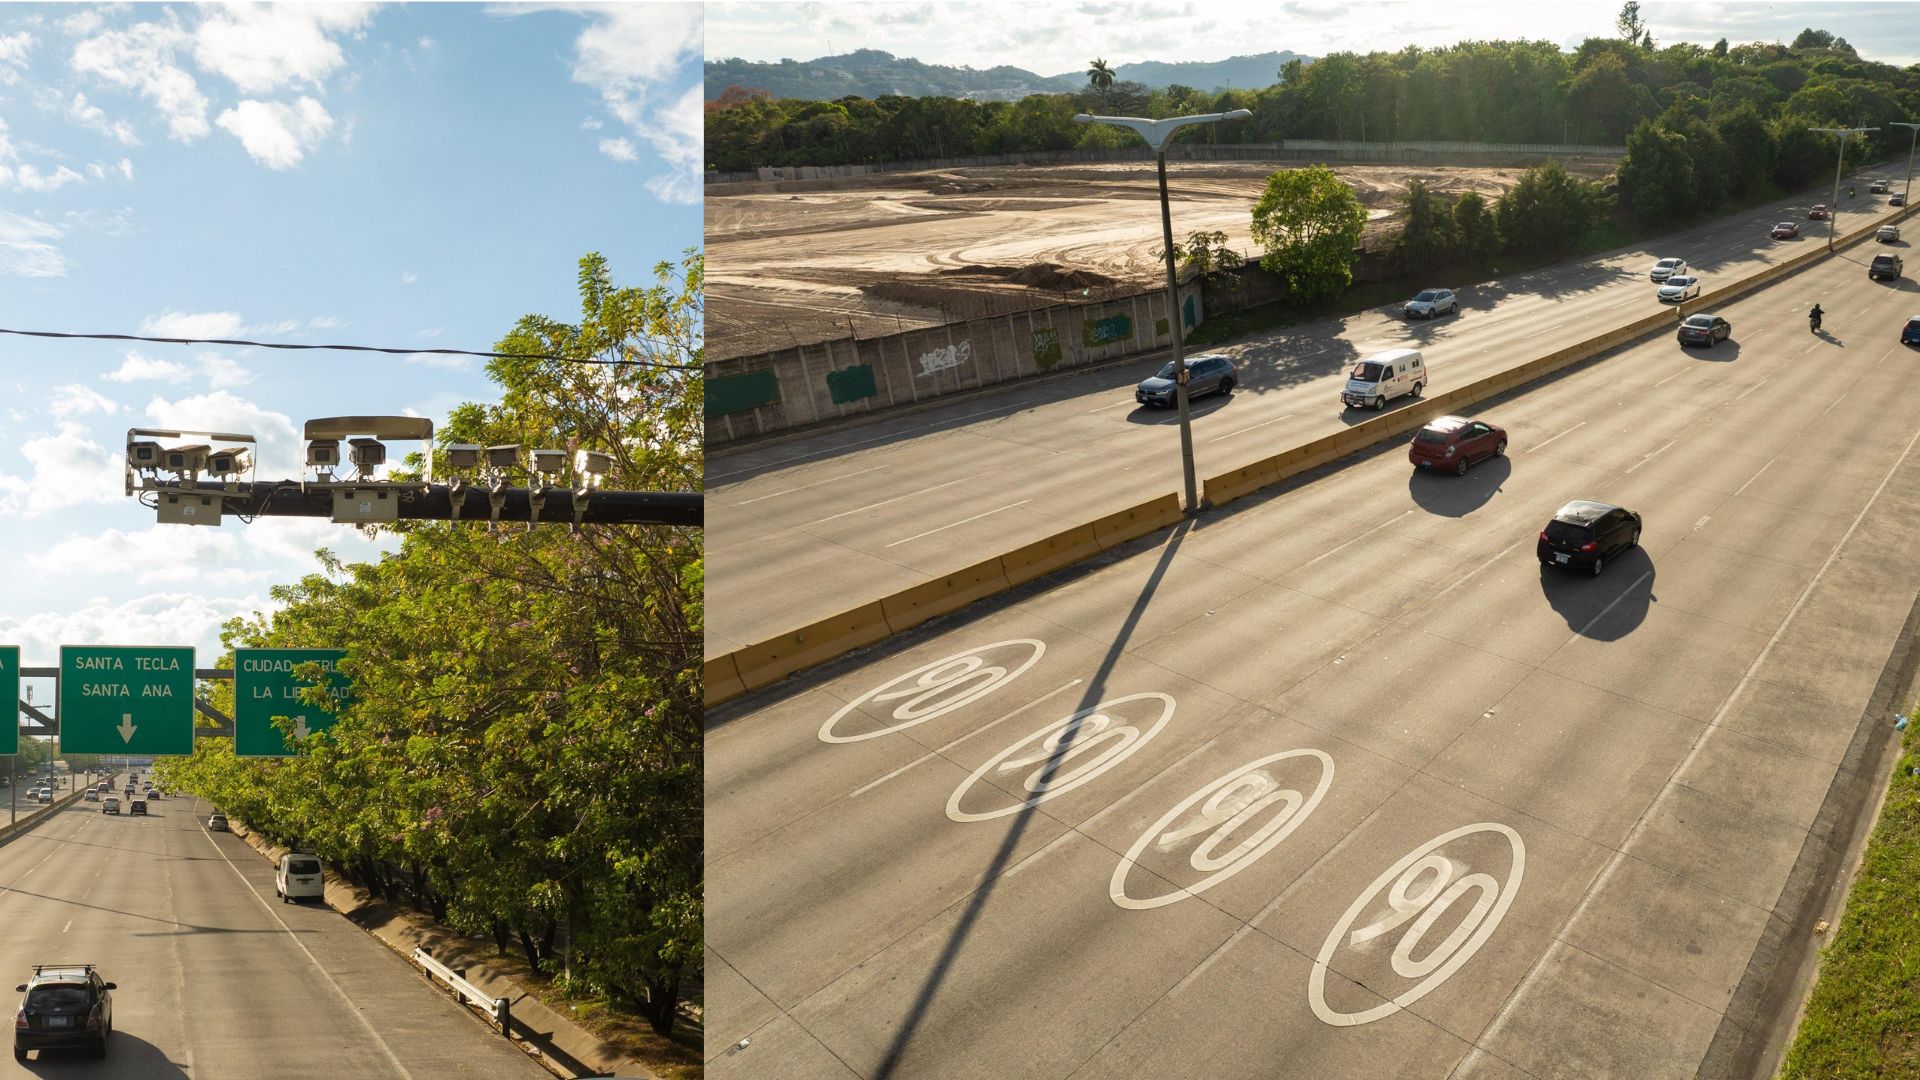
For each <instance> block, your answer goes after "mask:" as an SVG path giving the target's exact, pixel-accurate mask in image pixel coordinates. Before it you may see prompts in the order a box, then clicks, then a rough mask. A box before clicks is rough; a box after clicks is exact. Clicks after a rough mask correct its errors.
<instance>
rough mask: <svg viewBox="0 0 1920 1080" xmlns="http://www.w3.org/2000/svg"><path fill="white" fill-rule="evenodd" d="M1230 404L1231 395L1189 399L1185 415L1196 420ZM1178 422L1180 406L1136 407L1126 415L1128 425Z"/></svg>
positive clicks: (1237, 388) (1210, 395)
mask: <svg viewBox="0 0 1920 1080" xmlns="http://www.w3.org/2000/svg"><path fill="white" fill-rule="evenodd" d="M1234 391H1235V392H1236V393H1237V392H1238V391H1239V387H1235V388H1234ZM1232 403H1233V394H1208V395H1207V396H1206V397H1203V398H1191V399H1188V401H1187V415H1188V417H1189V418H1191V419H1194V420H1198V419H1200V418H1201V417H1203V416H1208V415H1211V414H1213V413H1216V412H1219V411H1220V410H1221V409H1224V408H1226V407H1227V406H1228V405H1230V404H1232ZM1179 422H1180V406H1178V405H1170V406H1168V407H1167V408H1164V409H1162V408H1157V407H1154V406H1149V405H1136V406H1134V408H1133V411H1132V412H1130V413H1128V414H1127V423H1129V424H1149V425H1151V424H1177V423H1179Z"/></svg>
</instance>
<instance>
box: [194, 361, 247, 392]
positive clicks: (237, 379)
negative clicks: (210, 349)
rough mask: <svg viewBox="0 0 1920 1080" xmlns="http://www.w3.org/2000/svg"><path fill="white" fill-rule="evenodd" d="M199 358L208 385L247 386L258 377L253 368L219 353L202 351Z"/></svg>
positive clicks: (202, 376) (201, 371) (201, 374)
mask: <svg viewBox="0 0 1920 1080" xmlns="http://www.w3.org/2000/svg"><path fill="white" fill-rule="evenodd" d="M199 360H200V376H201V378H204V379H206V380H207V385H208V386H245V385H247V384H248V383H250V382H252V381H253V380H254V379H255V377H256V376H255V375H254V373H253V371H252V370H251V369H249V368H244V367H241V366H240V364H239V362H238V361H235V360H234V359H233V358H232V357H228V356H222V355H220V354H219V353H201V354H200V357H199Z"/></svg>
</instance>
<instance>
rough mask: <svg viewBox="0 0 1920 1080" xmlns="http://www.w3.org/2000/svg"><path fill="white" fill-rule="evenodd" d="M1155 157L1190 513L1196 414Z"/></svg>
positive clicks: (1163, 169) (1163, 179)
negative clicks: (1189, 393)
mask: <svg viewBox="0 0 1920 1080" xmlns="http://www.w3.org/2000/svg"><path fill="white" fill-rule="evenodd" d="M1154 160H1156V161H1157V162H1159V166H1160V240H1161V242H1162V243H1163V244H1165V245H1166V249H1167V305H1168V311H1167V320H1168V321H1169V322H1170V323H1172V324H1173V396H1174V399H1175V400H1176V401H1178V402H1179V403H1180V470H1181V473H1182V475H1183V476H1184V477H1185V479H1186V484H1187V512H1188V513H1193V512H1194V511H1196V510H1198V509H1200V496H1199V492H1198V490H1197V488H1196V486H1195V484H1194V479H1193V413H1192V411H1191V410H1189V409H1188V408H1187V357H1186V339H1185V335H1184V334H1183V333H1182V328H1181V325H1180V282H1179V279H1178V277H1177V276H1176V273H1175V270H1174V264H1173V210H1172V209H1171V208H1170V207H1169V206H1168V205H1167V152H1166V150H1164V149H1162V150H1161V151H1160V152H1159V153H1158V154H1156V155H1155V157H1154Z"/></svg>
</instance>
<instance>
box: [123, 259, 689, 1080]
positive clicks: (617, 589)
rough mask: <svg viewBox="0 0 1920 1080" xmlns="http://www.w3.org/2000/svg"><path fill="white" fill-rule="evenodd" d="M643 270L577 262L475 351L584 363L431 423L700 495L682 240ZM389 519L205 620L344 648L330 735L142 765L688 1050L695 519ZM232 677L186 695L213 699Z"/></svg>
mask: <svg viewBox="0 0 1920 1080" xmlns="http://www.w3.org/2000/svg"><path fill="white" fill-rule="evenodd" d="M654 275H655V277H654V281H653V282H652V283H651V284H649V285H647V286H645V287H639V286H629V287H618V286H616V285H615V284H614V283H613V275H612V271H611V269H610V268H609V267H608V265H607V264H606V262H605V260H603V259H602V258H600V257H599V256H597V255H591V256H588V257H587V258H584V259H582V260H581V263H580V274H579V279H578V284H579V291H580V298H581V314H580V318H579V321H578V322H573V323H568V322H563V321H560V320H556V319H551V318H547V317H545V316H539V315H529V316H526V317H524V318H522V319H521V320H520V321H519V323H518V325H516V326H515V327H514V328H513V330H512V331H511V332H510V333H508V334H507V335H506V336H505V337H504V338H503V339H502V340H501V341H500V342H499V344H498V345H497V346H496V347H495V349H496V351H499V352H505V353H540V354H554V355H560V356H565V357H569V358H573V359H575V360H588V361H601V363H580V362H557V361H552V360H532V359H513V360H503V359H497V360H493V361H491V362H490V363H489V365H488V373H489V375H490V376H491V378H492V379H493V380H494V381H495V382H496V383H498V384H499V394H500V398H501V400H500V403H499V404H497V405H479V404H467V405H462V406H460V407H458V408H456V409H454V410H453V412H452V414H451V417H450V421H449V422H448V423H447V424H446V426H445V427H444V429H442V430H439V431H436V432H435V436H436V438H437V439H438V440H439V441H440V443H441V445H442V446H444V445H445V444H449V443H473V444H479V445H482V446H486V445H493V444H501V443H519V444H522V445H523V446H528V447H533V446H541V447H559V448H565V449H567V450H569V451H571V450H573V449H576V448H578V449H592V450H601V451H606V452H608V453H610V454H612V456H613V460H614V465H613V471H612V472H611V474H610V475H608V476H607V478H606V481H607V483H606V486H607V487H609V488H622V489H628V490H669V491H689V490H698V489H699V488H700V487H701V472H702V446H701V428H702V412H701V378H700V376H699V375H698V374H697V371H698V365H699V364H700V363H701V356H702V352H703V346H702V343H701V329H700V327H701V320H700V314H701V310H700V308H701V296H702V259H701V257H700V256H699V255H698V254H697V253H695V252H692V251H690V252H688V253H687V255H686V257H685V259H684V260H682V261H681V262H680V263H678V264H677V265H676V264H670V263H661V264H660V265H658V266H657V267H655V268H654ZM611 360H620V361H626V362H627V363H624V364H619V365H610V364H607V363H605V361H611ZM649 361H651V362H666V363H673V364H691V365H695V369H694V372H682V371H669V370H663V369H661V368H659V367H655V366H650V365H649V364H648V363H647V362H649ZM408 464H409V466H410V467H412V468H414V469H418V468H419V460H418V459H417V458H415V459H413V460H411V461H410V462H409V463H408ZM560 497H564V495H562V496H560ZM395 531H397V532H398V533H399V534H400V548H399V551H398V552H397V553H395V554H392V555H389V556H386V557H384V558H382V559H380V560H379V561H377V562H372V563H356V564H343V563H341V562H340V561H338V560H336V559H334V558H333V557H332V556H331V555H329V554H328V553H326V552H325V551H322V552H320V553H319V554H320V560H321V564H322V569H321V571H320V572H318V573H315V574H311V575H309V576H307V577H306V578H304V579H302V580H301V581H299V582H297V583H294V584H291V585H283V586H277V587H275V588H274V589H273V590H272V596H273V601H274V605H275V606H274V609H273V610H272V611H270V612H266V613H261V614H258V615H256V616H254V617H252V618H248V619H236V620H234V621H233V622H230V623H229V624H227V626H226V627H225V631H224V634H223V643H224V645H225V646H226V647H227V649H229V650H231V649H232V648H234V647H236V646H300V647H336V648H342V649H345V650H346V659H345V661H344V662H342V664H341V665H340V671H341V673H342V675H344V676H345V677H347V678H350V679H351V680H352V683H353V689H354V703H353V704H352V705H350V706H349V707H348V708H347V709H346V710H345V711H344V712H343V713H342V715H341V717H340V719H339V721H338V723H337V724H336V725H335V726H334V727H333V728H332V729H331V731H330V732H327V733H324V734H317V735H313V736H310V737H308V738H307V739H306V740H304V742H303V743H302V745H301V753H300V754H299V755H298V756H296V757H292V758H285V759H254V758H246V759H239V758H235V757H234V756H233V753H232V745H231V740H230V739H225V738H209V737H204V736H203V737H201V738H199V739H198V740H197V741H196V745H195V752H194V754H193V756H192V757H191V758H188V759H184V760H178V761H169V762H164V763H162V764H160V765H159V766H158V767H157V769H156V771H157V772H158V773H159V774H160V776H161V777H162V782H163V783H165V784H166V785H167V786H169V787H172V788H176V789H179V790H182V791H187V792H191V793H193V794H196V795H198V796H200V797H202V798H205V799H207V800H209V801H211V802H212V803H213V804H214V805H216V806H218V807H220V808H221V809H223V810H225V811H226V812H228V813H230V814H234V815H237V816H238V817H239V818H240V819H241V820H244V821H245V822H246V823H247V824H248V825H249V826H251V827H252V828H253V829H255V830H256V831H258V832H260V833H262V834H264V835H265V836H267V837H269V838H271V839H273V840H275V841H277V842H279V843H282V844H287V845H290V846H291V845H299V846H301V847H303V848H305V849H307V850H311V851H313V852H315V853H316V854H318V855H320V856H321V857H322V858H323V859H325V860H326V861H327V862H328V863H329V864H330V866H331V867H332V868H333V869H334V870H335V871H336V872H338V873H340V874H342V875H344V876H345V877H347V878H348V879H350V880H352V881H353V882H355V883H356V884H358V885H360V886H362V887H364V888H366V889H367V890H368V891H370V892H371V893H372V894H373V895H374V896H375V897H377V898H379V899H381V900H384V901H388V902H391V903H398V904H404V905H406V906H409V907H412V908H414V909H416V910H419V911H421V912H424V913H426V914H428V915H430V916H431V917H432V918H434V919H435V920H438V921H440V922H442V923H444V924H445V925H447V926H450V927H452V928H454V929H456V930H459V931H462V932H465V933H467V934H470V935H476V936H483V937H485V938H487V939H490V940H491V941H492V942H493V944H494V945H495V947H496V949H497V951H498V952H499V953H500V954H501V955H503V956H513V957H515V958H517V961H518V962H521V963H524V964H525V965H526V967H527V969H528V970H529V971H535V972H539V973H540V978H541V979H542V980H546V981H548V982H549V983H550V984H551V986H552V987H553V989H554V990H555V991H556V993H557V996H558V997H560V998H561V999H563V1000H564V1001H565V1002H566V1003H567V1004H573V1005H577V1004H583V1003H584V1004H585V1005H587V1006H589V1007H590V1009H589V1011H592V1012H595V1013H599V1014H615V1015H614V1017H613V1019H611V1020H609V1021H608V1022H609V1023H617V1022H618V1016H625V1017H628V1018H630V1019H631V1018H638V1019H639V1020H640V1021H643V1023H638V1024H633V1025H632V1026H633V1027H635V1028H645V1029H648V1030H650V1031H651V1032H652V1033H654V1035H655V1036H656V1037H658V1038H663V1039H668V1040H674V1039H677V1040H679V1042H680V1044H681V1045H682V1046H685V1045H691V1046H694V1047H697V1046H698V1035H697V1032H693V1031H690V1030H688V1028H687V1025H686V1022H685V1021H684V1020H683V1019H682V1020H678V1021H677V1019H676V1018H677V1017H681V1016H684V1015H687V1014H691V1013H693V1012H695V1011H697V1010H693V1009H690V1008H683V1006H685V1005H687V1004H689V1003H688V1002H687V1000H686V998H687V993H686V991H687V990H688V988H689V987H692V986H697V984H698V973H699V972H700V970H701V966H702V955H703V952H702V950H703V937H702V913H703V906H702V887H703V871H702V859H703V849H702V816H701V783H702V767H701V760H702V759H701V737H702V735H701V724H700V715H701V704H702V693H701V679H702V665H701V649H702V633H703V625H704V618H703V609H702V600H701V597H702V588H701V586H702V567H703V548H702V543H701V537H700V532H699V531H698V530H696V529H681V528H666V527H657V526H652V527H649V526H588V527H586V528H584V529H582V530H581V531H579V532H577V533H575V532H572V531H570V530H569V529H568V528H566V527H565V526H556V525H542V526H539V527H537V528H536V527H530V526H527V525H524V524H518V525H502V526H500V527H499V528H497V529H494V530H489V529H488V528H487V526H486V524H485V523H484V522H481V523H473V522H462V523H458V524H453V525H448V524H447V523H444V522H402V523H400V525H399V526H398V527H397V528H396V529H395ZM231 660H232V656H231V653H230V652H229V654H228V655H227V657H226V658H225V659H224V660H223V664H230V663H231ZM232 692H233V691H232V685H231V684H230V683H218V684H213V685H211V686H209V687H207V688H205V689H204V690H203V693H205V694H207V696H208V698H209V700H210V701H211V702H212V703H213V704H214V705H215V706H216V707H218V708H220V709H221V710H222V711H223V712H227V713H229V714H231V710H232ZM309 693H310V695H311V698H312V700H313V701H314V702H315V703H316V704H329V703H330V702H331V701H332V699H331V698H330V697H328V696H327V695H326V693H325V692H324V690H315V691H310V692H309ZM535 989H536V990H537V989H539V988H538V987H535ZM567 1004H556V1007H557V1008H561V1009H562V1011H565V1010H566V1008H567ZM664 1056H666V1057H668V1058H671V1057H672V1056H673V1054H672V1053H667V1054H665V1055H664ZM656 1059H657V1057H656ZM641 1060H647V1057H645V1056H642V1057H641Z"/></svg>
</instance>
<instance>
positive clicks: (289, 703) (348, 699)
mask: <svg viewBox="0 0 1920 1080" xmlns="http://www.w3.org/2000/svg"><path fill="white" fill-rule="evenodd" d="M346 655H347V651H346V650H345V649H235V650H233V754H234V756H235V757H292V756H293V753H294V750H293V747H292V746H290V745H288V744H287V740H286V739H285V738H284V737H282V736H281V734H280V729H279V728H277V727H275V726H274V724H273V721H274V718H275V717H280V716H287V717H292V718H293V724H294V735H295V736H296V737H297V738H305V737H306V736H307V735H309V734H311V733H313V732H316V731H325V730H326V729H328V728H330V727H332V726H333V722H334V721H335V720H337V719H339V717H338V716H337V715H336V714H334V713H331V712H328V711H327V710H325V709H323V708H321V707H319V706H318V705H309V704H307V703H305V702H303V701H301V700H300V692H301V691H302V690H305V689H307V688H308V687H310V686H312V685H313V684H312V683H310V682H307V681H305V680H302V679H299V678H296V677H295V676H294V669H295V668H297V667H299V666H300V665H301V664H319V665H320V666H321V667H323V668H324V669H326V670H327V671H329V672H332V671H334V670H335V669H336V668H337V667H338V666H339V663H340V659H341V658H342V657H344V656H346ZM327 692H328V693H329V694H331V695H332V696H333V699H334V702H335V708H345V707H346V706H348V705H350V704H352V703H353V690H352V688H351V687H349V686H348V685H347V684H346V683H345V682H344V681H343V680H342V679H341V678H340V676H338V675H335V676H333V678H332V679H331V680H330V681H329V682H328V684H327Z"/></svg>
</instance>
